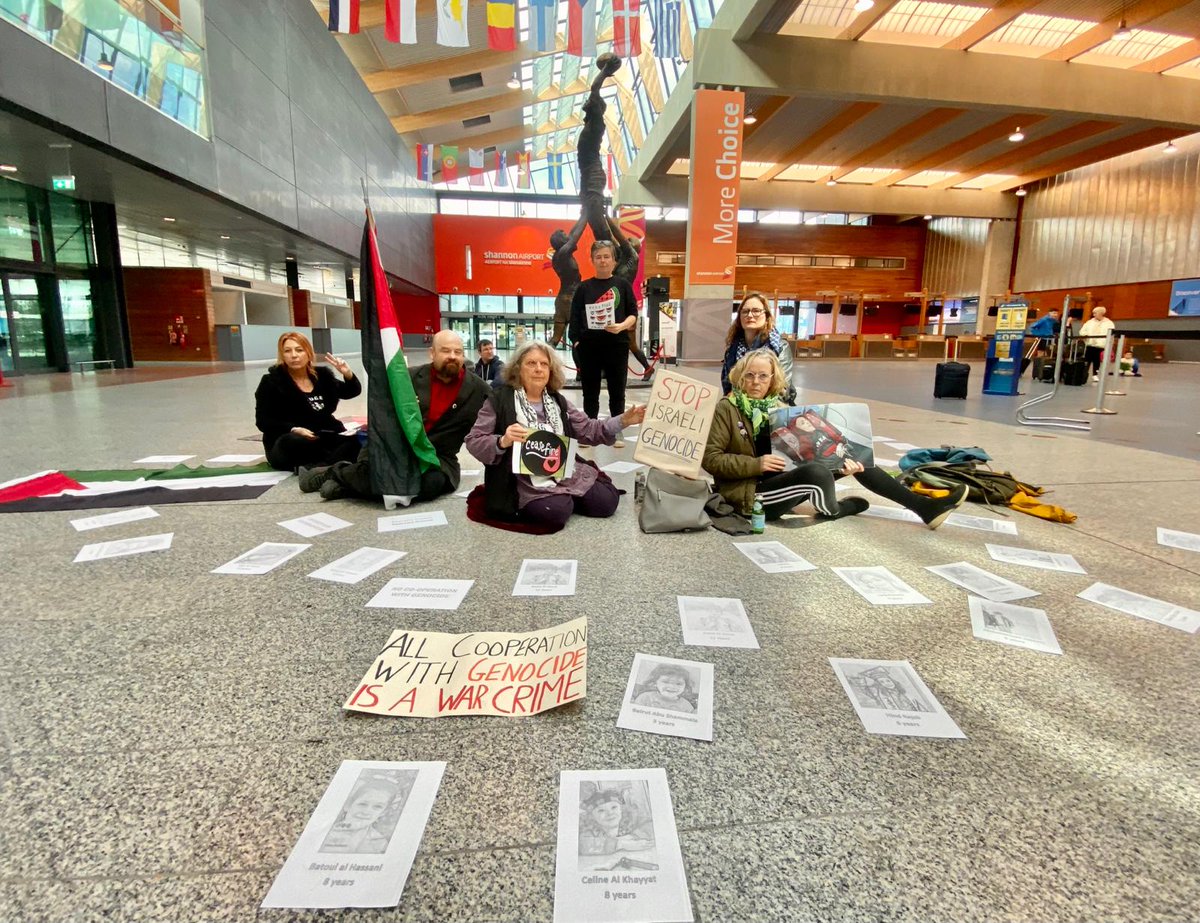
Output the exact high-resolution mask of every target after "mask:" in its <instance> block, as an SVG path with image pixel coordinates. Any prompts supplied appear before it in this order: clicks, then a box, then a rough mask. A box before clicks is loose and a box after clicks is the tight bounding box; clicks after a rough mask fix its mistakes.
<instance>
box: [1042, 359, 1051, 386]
mask: <svg viewBox="0 0 1200 923" xmlns="http://www.w3.org/2000/svg"><path fill="white" fill-rule="evenodd" d="M1038 381H1040V382H1042V384H1046V385H1052V384H1054V363H1053V362H1050V361H1049V360H1047V361H1046V363H1045V364H1044V365H1043V366H1042V374H1041V375H1040V376H1039V377H1038Z"/></svg>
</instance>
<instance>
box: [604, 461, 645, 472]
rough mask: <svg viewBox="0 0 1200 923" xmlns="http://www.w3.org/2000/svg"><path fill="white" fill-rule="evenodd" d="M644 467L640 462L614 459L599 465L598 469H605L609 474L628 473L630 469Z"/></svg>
mask: <svg viewBox="0 0 1200 923" xmlns="http://www.w3.org/2000/svg"><path fill="white" fill-rule="evenodd" d="M645 467H646V466H645V465H643V464H642V463H641V462H631V461H615V462H609V463H608V464H607V465H603V466H601V468H600V470H601V471H607V472H608V473H609V474H628V473H629V472H630V471H637V470H638V469H639V468H645Z"/></svg>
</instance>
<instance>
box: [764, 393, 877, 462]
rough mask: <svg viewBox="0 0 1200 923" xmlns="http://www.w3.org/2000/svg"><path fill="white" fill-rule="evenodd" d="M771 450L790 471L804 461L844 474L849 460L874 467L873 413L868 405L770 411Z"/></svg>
mask: <svg viewBox="0 0 1200 923" xmlns="http://www.w3.org/2000/svg"><path fill="white" fill-rule="evenodd" d="M771 451H772V454H774V455H778V456H779V457H781V458H782V459H784V461H786V462H787V467H786V468H785V469H784V470H785V471H790V470H792V469H793V468H795V467H796V466H797V465H801V464H804V463H805V462H813V461H815V462H820V463H821V464H822V465H824V466H825V467H826V468H828V469H829V470H830V471H841V470H842V468H844V467H845V464H846V461H847V460H852V461H856V462H858V463H859V464H860V465H862V466H863V467H864V468H873V467H875V451H874V449H873V448H872V441H871V411H870V409H869V408H868V407H867V405H866V404H804V405H801V406H799V407H780V408H779V409H778V410H773V411H772V412H771Z"/></svg>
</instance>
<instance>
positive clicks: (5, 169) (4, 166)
mask: <svg viewBox="0 0 1200 923" xmlns="http://www.w3.org/2000/svg"><path fill="white" fill-rule="evenodd" d="M16 172H17V167H16V165H15V164H11V163H0V173H16Z"/></svg>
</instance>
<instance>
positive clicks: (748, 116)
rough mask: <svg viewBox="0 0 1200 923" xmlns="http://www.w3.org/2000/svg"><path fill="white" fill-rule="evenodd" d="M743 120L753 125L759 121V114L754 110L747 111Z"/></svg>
mask: <svg viewBox="0 0 1200 923" xmlns="http://www.w3.org/2000/svg"><path fill="white" fill-rule="evenodd" d="M742 121H743V122H745V123H746V124H747V125H753V124H754V123H755V122H757V121H758V116H757V115H755V114H754V113H753V112H747V113H746V117H745V118H744V119H742Z"/></svg>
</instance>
